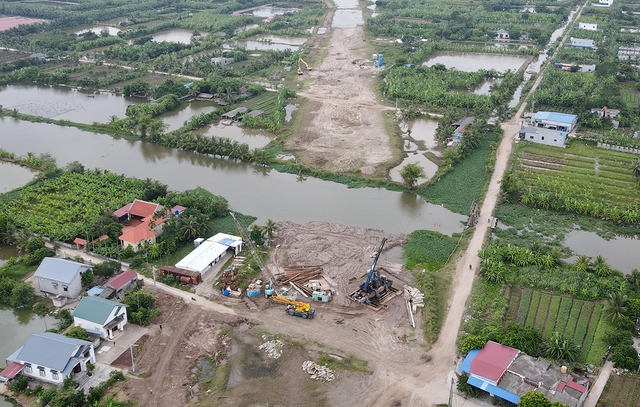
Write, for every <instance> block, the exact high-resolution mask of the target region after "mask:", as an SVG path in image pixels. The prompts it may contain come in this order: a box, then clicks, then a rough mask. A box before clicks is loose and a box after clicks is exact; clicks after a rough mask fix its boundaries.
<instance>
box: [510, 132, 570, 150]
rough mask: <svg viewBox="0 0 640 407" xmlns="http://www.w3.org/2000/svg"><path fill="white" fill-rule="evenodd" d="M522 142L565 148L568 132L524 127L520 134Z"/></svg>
mask: <svg viewBox="0 0 640 407" xmlns="http://www.w3.org/2000/svg"><path fill="white" fill-rule="evenodd" d="M518 137H519V138H520V140H522V141H531V142H533V143H539V144H546V145H549V146H556V147H564V146H565V144H566V142H567V132H562V131H557V130H548V129H543V128H540V127H523V128H521V129H520V132H519V133H518Z"/></svg>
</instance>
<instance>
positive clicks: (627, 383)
mask: <svg viewBox="0 0 640 407" xmlns="http://www.w3.org/2000/svg"><path fill="white" fill-rule="evenodd" d="M639 398H640V377H637V376H618V375H611V376H610V377H609V381H608V382H607V385H606V386H605V388H604V391H603V392H602V394H601V395H600V399H599V400H598V404H596V407H605V406H606V407H627V406H636V405H637V404H638V399H639Z"/></svg>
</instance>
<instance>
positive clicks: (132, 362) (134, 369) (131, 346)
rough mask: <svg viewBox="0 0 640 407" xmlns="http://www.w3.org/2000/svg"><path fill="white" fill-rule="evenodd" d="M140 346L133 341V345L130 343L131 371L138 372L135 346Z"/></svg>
mask: <svg viewBox="0 0 640 407" xmlns="http://www.w3.org/2000/svg"><path fill="white" fill-rule="evenodd" d="M138 346H140V345H136V344H135V343H132V344H131V345H129V350H130V351H131V371H132V372H133V373H135V372H136V364H135V362H134V361H133V348H134V347H138Z"/></svg>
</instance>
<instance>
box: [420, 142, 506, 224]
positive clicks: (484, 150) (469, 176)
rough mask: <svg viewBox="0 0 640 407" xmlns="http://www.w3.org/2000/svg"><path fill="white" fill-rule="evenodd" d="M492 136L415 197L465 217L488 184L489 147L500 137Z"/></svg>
mask: <svg viewBox="0 0 640 407" xmlns="http://www.w3.org/2000/svg"><path fill="white" fill-rule="evenodd" d="M495 133H497V132H491V133H489V134H490V135H489V136H488V137H485V138H484V139H483V140H482V142H481V143H480V146H479V147H478V148H477V149H476V150H474V151H473V152H472V153H471V154H470V155H469V157H467V158H465V159H464V160H462V161H461V162H460V163H458V164H456V165H455V166H454V167H453V169H451V170H450V171H449V172H447V173H446V174H444V175H442V176H439V175H437V174H436V177H435V178H434V181H433V183H432V184H430V185H428V186H427V187H425V188H420V189H418V190H417V193H418V195H420V196H422V197H423V198H424V199H426V200H427V201H429V202H433V203H436V204H442V205H444V207H446V208H447V209H449V210H451V211H453V212H457V213H462V214H466V213H468V212H469V208H471V204H472V203H473V201H476V202H481V201H482V199H483V196H484V192H485V189H486V185H487V183H488V182H489V178H490V176H491V175H490V174H488V173H487V171H486V165H487V159H488V158H489V156H490V155H491V154H492V149H491V143H492V142H493V141H494V140H497V139H498V137H499V135H494V134H495ZM491 135H493V136H491Z"/></svg>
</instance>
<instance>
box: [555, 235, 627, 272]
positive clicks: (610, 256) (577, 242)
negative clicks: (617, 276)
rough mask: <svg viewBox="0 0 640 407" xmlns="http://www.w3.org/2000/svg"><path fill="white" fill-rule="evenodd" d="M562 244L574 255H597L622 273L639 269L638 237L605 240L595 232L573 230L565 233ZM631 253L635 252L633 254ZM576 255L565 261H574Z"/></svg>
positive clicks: (593, 256)
mask: <svg viewBox="0 0 640 407" xmlns="http://www.w3.org/2000/svg"><path fill="white" fill-rule="evenodd" d="M564 245H565V246H567V247H568V248H570V249H571V250H573V251H574V253H575V254H576V255H585V256H590V257H592V258H595V257H596V256H598V255H601V256H603V257H604V258H605V259H606V260H607V264H608V265H609V266H610V267H611V268H613V269H615V270H619V271H622V272H623V273H624V274H631V270H633V269H634V268H636V269H639V270H640V263H639V262H638V256H637V253H640V239H637V238H636V239H633V238H630V237H625V236H617V237H615V238H613V239H611V240H607V239H605V238H603V237H601V236H598V234H597V233H595V232H587V231H584V230H575V231H573V232H570V233H568V234H567V235H566V237H565V241H564ZM633 253H636V254H635V255H634V254H633ZM575 258H576V256H574V257H572V258H570V259H568V260H567V261H569V262H572V261H574V260H575Z"/></svg>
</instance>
